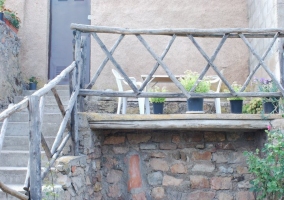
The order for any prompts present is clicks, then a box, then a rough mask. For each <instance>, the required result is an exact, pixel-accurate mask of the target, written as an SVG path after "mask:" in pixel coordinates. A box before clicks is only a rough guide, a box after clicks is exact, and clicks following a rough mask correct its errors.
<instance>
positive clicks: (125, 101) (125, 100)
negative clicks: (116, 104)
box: [122, 97, 127, 114]
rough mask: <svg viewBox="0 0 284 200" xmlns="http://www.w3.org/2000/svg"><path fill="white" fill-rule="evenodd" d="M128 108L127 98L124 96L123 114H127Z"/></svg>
mask: <svg viewBox="0 0 284 200" xmlns="http://www.w3.org/2000/svg"><path fill="white" fill-rule="evenodd" d="M126 108H127V98H126V97H122V114H126Z"/></svg>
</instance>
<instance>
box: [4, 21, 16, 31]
mask: <svg viewBox="0 0 284 200" xmlns="http://www.w3.org/2000/svg"><path fill="white" fill-rule="evenodd" d="M4 22H5V24H7V26H9V28H10V29H11V30H12V31H14V32H15V33H18V29H16V28H15V27H14V26H13V25H12V24H11V23H10V21H9V20H7V19H4Z"/></svg>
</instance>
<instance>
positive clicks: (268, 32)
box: [70, 23, 284, 38]
mask: <svg viewBox="0 0 284 200" xmlns="http://www.w3.org/2000/svg"><path fill="white" fill-rule="evenodd" d="M70 27H71V29H74V30H79V31H82V32H96V33H112V34H124V35H138V34H139V35H174V34H175V35H177V36H187V35H189V34H190V35H192V36H194V37H221V38H222V37H223V35H224V34H230V36H229V37H234V38H235V37H239V35H238V34H239V33H243V34H245V35H246V37H247V38H248V37H272V38H273V36H274V34H275V33H276V32H279V33H280V34H279V37H284V29H277V28H271V29H251V28H219V29H195V28H175V29H170V28H165V29H128V28H120V27H106V26H92V25H85V24H75V23H72V24H71V26H70Z"/></svg>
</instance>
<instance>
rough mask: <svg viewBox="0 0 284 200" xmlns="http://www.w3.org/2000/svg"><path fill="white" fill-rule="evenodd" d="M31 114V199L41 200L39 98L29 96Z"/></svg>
mask: <svg viewBox="0 0 284 200" xmlns="http://www.w3.org/2000/svg"><path fill="white" fill-rule="evenodd" d="M29 102H30V103H29V113H30V123H29V124H30V125H29V127H30V132H29V138H30V159H29V162H30V198H31V199H41V185H42V183H41V150H40V142H41V133H40V121H39V118H40V113H39V97H38V96H33V95H31V96H29Z"/></svg>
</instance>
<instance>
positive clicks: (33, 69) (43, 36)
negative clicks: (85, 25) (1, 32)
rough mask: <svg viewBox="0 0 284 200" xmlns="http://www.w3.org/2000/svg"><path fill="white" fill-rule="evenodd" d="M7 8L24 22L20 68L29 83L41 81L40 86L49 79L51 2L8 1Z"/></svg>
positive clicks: (19, 34)
mask: <svg viewBox="0 0 284 200" xmlns="http://www.w3.org/2000/svg"><path fill="white" fill-rule="evenodd" d="M5 7H7V8H9V9H11V10H14V11H16V12H17V13H18V14H19V17H20V19H21V21H22V23H21V27H20V29H19V32H18V36H19V38H20V39H21V42H22V47H21V51H20V68H21V71H22V73H23V76H24V77H25V80H26V81H27V80H28V79H29V78H30V77H31V76H35V77H37V78H38V79H39V86H42V85H43V84H44V83H46V82H47V78H48V44H49V1H40V2H38V1H37V2H35V1H32V0H6V2H5Z"/></svg>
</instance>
